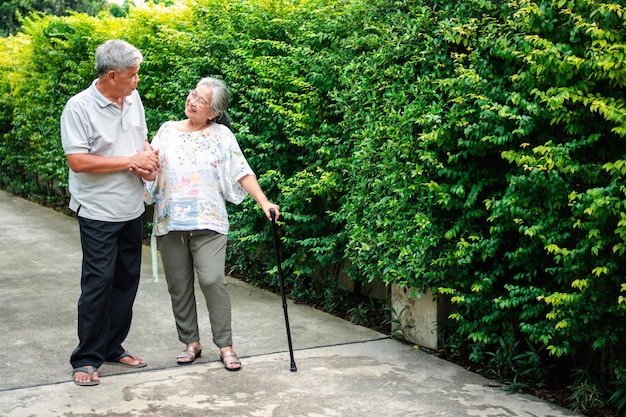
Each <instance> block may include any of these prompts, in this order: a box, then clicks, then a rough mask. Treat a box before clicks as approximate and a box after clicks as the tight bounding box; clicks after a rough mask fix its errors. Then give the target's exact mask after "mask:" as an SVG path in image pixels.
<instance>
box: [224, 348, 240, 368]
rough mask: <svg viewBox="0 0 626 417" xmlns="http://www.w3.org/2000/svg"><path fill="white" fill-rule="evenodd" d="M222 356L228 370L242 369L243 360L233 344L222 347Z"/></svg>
mask: <svg viewBox="0 0 626 417" xmlns="http://www.w3.org/2000/svg"><path fill="white" fill-rule="evenodd" d="M220 358H221V359H222V363H223V364H224V368H226V370H227V371H238V370H240V369H241V361H240V360H239V356H237V354H236V353H235V351H234V350H233V347H232V346H226V347H223V348H220Z"/></svg>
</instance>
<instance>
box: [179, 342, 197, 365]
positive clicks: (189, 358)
mask: <svg viewBox="0 0 626 417" xmlns="http://www.w3.org/2000/svg"><path fill="white" fill-rule="evenodd" d="M201 356H202V348H199V349H198V348H197V347H195V346H187V349H185V350H183V351H182V352H181V354H180V355H178V356H177V357H176V363H178V364H179V365H191V364H192V363H193V361H195V360H196V359H198V358H199V357H201Z"/></svg>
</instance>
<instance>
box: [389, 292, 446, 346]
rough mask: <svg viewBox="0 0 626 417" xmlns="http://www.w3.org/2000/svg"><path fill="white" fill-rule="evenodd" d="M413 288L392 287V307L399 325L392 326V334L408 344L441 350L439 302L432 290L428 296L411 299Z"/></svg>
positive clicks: (422, 295)
mask: <svg viewBox="0 0 626 417" xmlns="http://www.w3.org/2000/svg"><path fill="white" fill-rule="evenodd" d="M411 292H412V288H400V287H399V286H397V285H395V284H393V285H392V287H391V307H392V308H393V311H394V314H395V317H394V319H395V320H397V321H398V323H395V322H394V323H393V324H392V326H391V331H392V334H394V335H395V336H397V337H401V338H402V339H404V340H406V341H407V342H411V343H414V344H417V345H419V346H423V347H426V348H429V349H434V350H437V349H438V348H439V338H438V335H437V323H438V320H439V319H440V317H439V313H438V310H439V309H438V308H437V302H436V301H435V300H434V299H433V295H432V293H431V292H430V290H429V291H428V292H427V293H426V294H420V295H421V297H419V298H418V296H413V297H410V294H411ZM395 320H394V321H395Z"/></svg>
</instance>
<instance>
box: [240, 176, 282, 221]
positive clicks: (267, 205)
mask: <svg viewBox="0 0 626 417" xmlns="http://www.w3.org/2000/svg"><path fill="white" fill-rule="evenodd" d="M239 184H241V186H242V187H243V189H244V190H246V191H247V192H248V194H250V195H251V196H252V198H254V201H256V202H257V203H259V205H260V206H261V208H262V209H263V212H264V213H265V217H267V218H268V220H272V217H271V215H270V209H274V211H275V212H276V220H278V217H279V216H280V210H279V209H280V206H278V205H277V204H273V203H271V202H270V201H269V200H268V199H267V197H266V196H265V194H264V193H263V190H261V186H260V185H259V182H258V181H257V179H256V177H255V176H254V175H250V174H248V175H245V176H243V177H241V178H240V179H239Z"/></svg>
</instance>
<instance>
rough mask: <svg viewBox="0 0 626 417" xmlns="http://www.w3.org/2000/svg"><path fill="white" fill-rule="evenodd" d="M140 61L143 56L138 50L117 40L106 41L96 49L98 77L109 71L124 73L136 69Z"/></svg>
mask: <svg viewBox="0 0 626 417" xmlns="http://www.w3.org/2000/svg"><path fill="white" fill-rule="evenodd" d="M142 61H143V55H141V52H139V49H137V48H135V47H134V46H133V45H131V44H129V43H128V42H126V41H122V40H119V39H111V40H108V41H106V42H105V43H103V44H102V45H100V46H98V48H97V49H96V71H98V75H104V74H106V73H107V72H109V71H111V70H113V71H126V70H127V69H129V68H132V67H138V66H139V64H141V62H142Z"/></svg>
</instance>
